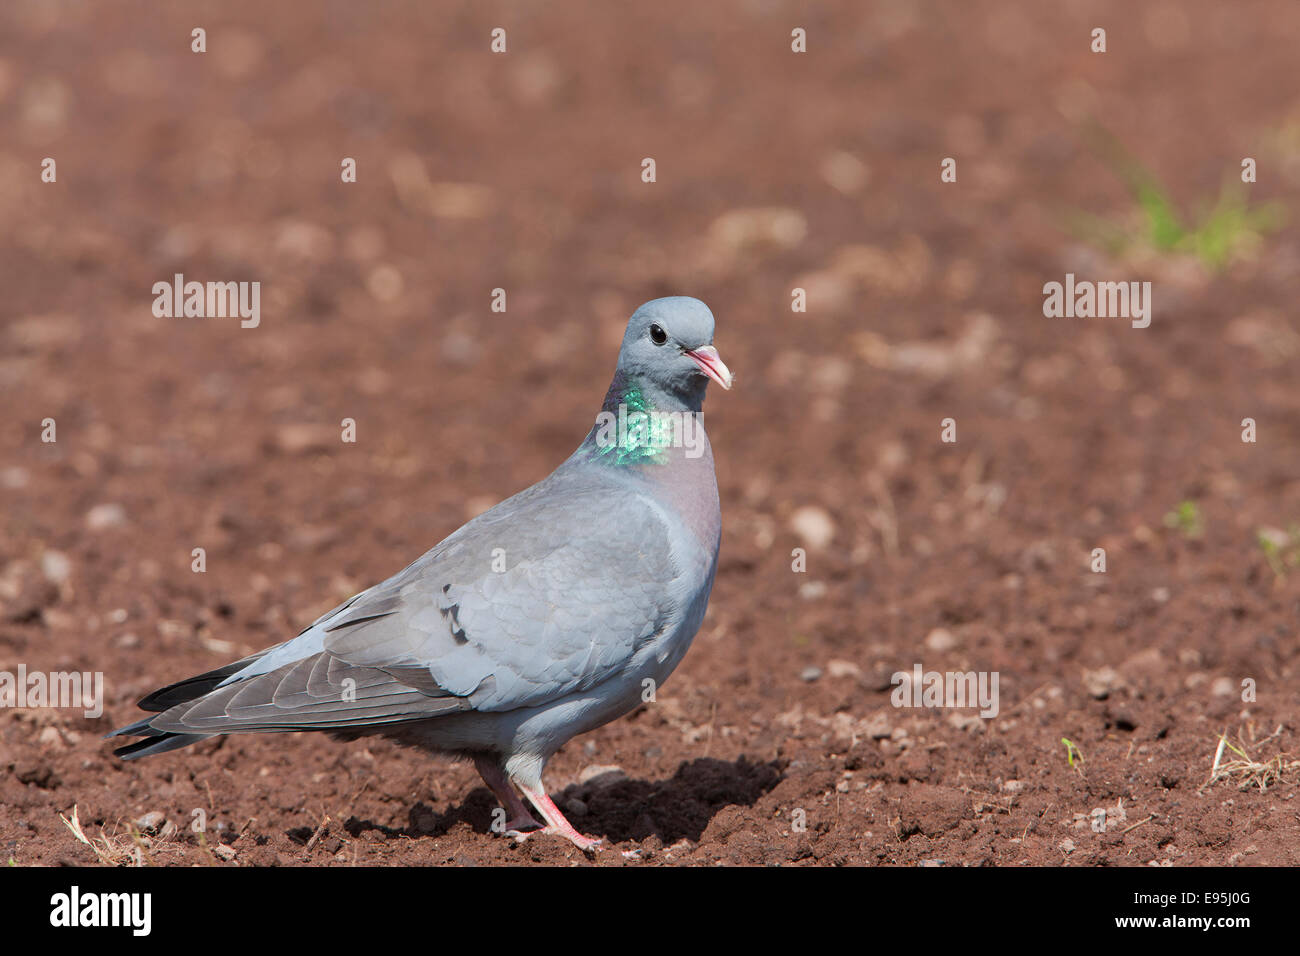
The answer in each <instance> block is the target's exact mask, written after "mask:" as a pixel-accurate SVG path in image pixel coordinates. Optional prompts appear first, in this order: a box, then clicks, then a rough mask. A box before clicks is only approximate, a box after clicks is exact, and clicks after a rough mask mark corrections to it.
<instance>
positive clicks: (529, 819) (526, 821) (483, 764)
mask: <svg viewBox="0 0 1300 956" xmlns="http://www.w3.org/2000/svg"><path fill="white" fill-rule="evenodd" d="M474 766H475V767H476V768H478V774H479V776H480V777H482V778H483V782H484V783H486V784H487V785H488V788H489V789H490V790H491V791H492V792H493V793H495V794H496V795H497V800H499V801H500V803H501V806H503V807H505V809H506V812H507V813H509V814H510V819H509V820H507V821H506V831H507V832H509V831H511V830H515V831H519V830H531V829H537V828H540V827H541V824H540V823H538V822H537V820H536V819H535V818H534V817H533V815H532V814H531V813H529V812H528V808H527V807H526V806H524V801H522V800H520V799H519V794H517V793H515V788H514V787H513V786H511V784H510V779H509V778H508V777H507V776H506V774H505V771H504V770H502V769H501V767H500V766H499V765H498V764H497V763H496V761H494V760H492V759H491V758H490V757H484V756H475V757H474Z"/></svg>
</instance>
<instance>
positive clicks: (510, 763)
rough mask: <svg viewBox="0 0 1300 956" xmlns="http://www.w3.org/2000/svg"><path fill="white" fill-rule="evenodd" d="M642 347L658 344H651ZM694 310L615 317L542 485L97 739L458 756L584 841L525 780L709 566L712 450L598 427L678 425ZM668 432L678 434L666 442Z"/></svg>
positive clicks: (653, 653)
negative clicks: (594, 414)
mask: <svg viewBox="0 0 1300 956" xmlns="http://www.w3.org/2000/svg"><path fill="white" fill-rule="evenodd" d="M661 338H662V341H661ZM712 339H713V316H712V314H711V313H710V312H709V310H708V308H707V307H706V306H705V305H704V304H703V303H702V302H699V301H698V300H696V299H689V298H685V297H675V298H668V299H656V300H654V301H652V302H648V303H646V304H645V305H643V306H642V307H641V308H640V309H638V310H637V311H636V312H635V313H634V314H633V316H632V318H631V320H630V321H629V323H628V330H627V333H626V335H625V337H624V341H623V346H622V349H621V350H620V353H619V362H618V367H617V369H616V371H615V375H614V381H613V383H612V384H611V386H610V389H609V392H608V393H607V395H606V399H605V403H604V406H603V408H602V412H603V413H605V417H604V418H603V420H598V423H597V425H596V426H595V427H593V428H592V431H591V432H590V433H589V434H588V436H587V438H586V440H585V441H583V443H582V444H581V445H580V446H579V447H578V449H577V450H576V451H575V452H574V453H573V454H572V455H571V456H570V457H569V458H568V460H566V461H565V462H564V463H563V464H562V465H561V466H560V467H559V468H557V469H556V470H555V471H554V472H553V473H552V474H551V475H550V476H549V477H547V478H546V479H544V480H543V481H541V482H539V483H538V484H536V485H533V486H532V487H530V488H528V489H526V490H524V491H522V492H520V493H519V494H517V495H515V496H514V497H512V498H509V499H507V500H506V501H503V502H502V503H501V504H499V505H497V506H496V507H495V508H493V509H491V510H490V511H487V512H485V513H484V514H482V515H480V516H478V517H477V518H475V519H473V520H471V521H470V522H468V523H467V524H465V525H464V526H463V527H461V528H460V529H459V530H458V531H456V532H455V533H453V534H452V535H450V536H449V537H447V538H446V539H445V540H444V541H442V542H441V543H440V544H438V545H437V546H435V547H434V548H433V549H432V550H430V551H429V552H428V553H426V554H425V555H423V556H422V557H420V558H419V559H418V560H416V561H415V562H414V563H413V564H411V565H410V566H408V567H407V568H405V569H404V570H402V571H400V572H399V573H397V574H396V575H394V576H393V577H391V578H389V579H388V580H386V581H384V582H382V583H380V584H378V585H376V586H374V587H372V588H370V589H369V590H367V591H363V592H362V593H360V594H358V595H356V596H355V597H353V598H352V599H351V600H349V601H347V602H345V603H343V604H341V605H340V606H339V607H337V608H335V609H333V610H332V611H330V612H329V613H327V614H325V615H322V616H321V617H320V618H319V619H318V620H317V621H315V622H314V623H313V624H312V625H311V626H310V627H308V628H306V629H305V630H304V631H303V632H302V633H301V634H299V635H298V636H297V637H296V638H294V639H292V640H290V641H286V642H284V643H282V644H279V645H276V646H274V647H271V648H268V649H266V650H265V651H262V652H260V653H258V654H255V655H252V656H251V657H248V658H245V659H244V660H241V661H237V662H235V663H233V664H228V665H226V666H224V667H221V668H218V669H216V670H214V671H210V672H208V673H206V674H201V675H198V676H196V677H192V678H189V679H187V680H184V681H181V682H179V683H177V684H172V685H170V686H168V687H165V688H162V689H160V690H158V691H155V692H154V693H152V694H150V695H149V696H147V697H146V698H144V700H142V701H141V702H140V706H141V707H142V708H144V709H145V710H150V711H154V712H155V713H154V714H153V715H152V716H149V717H145V718H143V719H142V720H140V721H137V722H136V723H134V724H131V725H130V726H127V727H123V728H121V729H120V730H117V731H114V735H118V734H123V735H129V736H140V737H142V738H143V739H141V740H139V741H136V742H135V743H132V744H130V745H128V746H126V747H123V748H121V749H119V750H118V751H116V753H117V754H118V755H119V756H122V757H124V758H127V759H130V758H135V757H141V756H146V755H149V754H154V753H162V752H165V751H168V750H173V749H177V748H178V747H183V746H186V745H188V744H190V743H193V742H195V741H197V740H201V739H204V738H205V737H210V736H213V735H217V734H227V733H243V732H275V731H298V730H325V731H331V732H334V733H336V734H342V735H348V736H353V735H357V734H366V733H382V734H385V735H387V736H390V737H394V738H396V739H398V740H402V741H404V742H406V743H411V744H415V745H418V746H422V747H425V748H427V749H430V750H433V751H439V752H445V753H454V754H463V755H468V756H471V757H473V758H474V759H475V760H476V762H477V764H478V766H479V769H480V771H481V772H482V773H483V776H484V779H485V780H486V781H487V782H488V784H489V785H490V786H492V788H493V790H494V791H496V793H497V795H498V797H499V798H500V799H501V800H502V802H503V803H504V804H506V805H507V808H508V809H510V810H511V811H512V813H513V817H514V819H513V820H512V825H515V826H527V825H535V824H536V821H534V820H532V818H531V816H530V815H529V814H528V812H527V809H526V808H524V807H523V805H522V804H521V803H520V801H519V798H518V796H517V794H515V793H514V791H513V790H512V789H511V786H510V785H511V784H513V785H514V786H516V787H518V788H519V790H520V791H521V792H523V793H524V794H525V795H526V796H527V797H528V798H529V799H530V800H531V801H532V803H533V804H534V805H535V806H536V807H537V809H538V810H539V811H540V812H541V813H542V816H543V818H544V819H545V820H546V823H547V825H548V827H547V828H548V829H551V830H554V831H556V832H559V833H561V834H563V835H565V836H567V837H568V838H569V839H571V840H573V841H574V842H575V843H577V844H578V845H579V846H582V847H584V848H588V847H590V846H592V845H593V844H594V842H595V841H590V840H588V839H587V838H585V837H582V836H581V834H578V833H577V832H576V831H575V830H573V828H572V827H571V826H569V824H568V822H567V821H565V820H564V819H563V816H562V815H560V813H559V811H558V809H556V808H555V807H554V804H553V803H551V802H550V800H549V798H547V797H546V794H545V791H544V790H543V789H542V786H541V770H542V767H543V765H544V763H545V761H546V760H547V759H548V758H549V757H550V756H551V755H552V754H553V753H554V752H555V751H556V750H557V749H558V748H559V747H560V746H562V745H563V744H564V743H565V742H566V741H567V740H569V739H570V738H572V737H573V736H575V735H576V734H579V733H583V732H585V731H588V730H591V729H593V728H595V727H598V726H600V725H601V724H603V723H606V722H608V721H610V720H612V719H614V718H616V717H618V716H621V715H622V714H624V713H627V712H628V711H630V710H632V709H633V708H634V707H636V706H637V705H638V704H639V703H640V702H641V700H642V693H643V691H644V690H645V689H646V688H647V687H650V686H657V685H659V684H661V683H662V682H663V680H664V679H665V678H666V677H667V676H668V674H669V673H671V671H672V670H673V668H674V667H676V665H677V663H678V662H679V661H680V660H681V658H682V655H683V654H685V652H686V649H687V648H688V647H689V645H690V642H691V639H692V638H693V637H694V635H695V632H696V631H697V630H698V629H699V625H700V622H701V620H702V619H703V616H704V610H705V606H706V604H707V602H708V598H709V593H710V590H711V588H712V584H713V576H714V572H715V570H716V567H717V555H718V547H719V538H720V517H719V509H718V495H717V485H716V481H715V478H714V472H713V456H712V452H711V450H710V448H709V445H708V439H707V436H706V435H705V434H704V432H703V428H702V425H701V427H700V428H699V432H698V445H697V446H694V447H688V446H686V445H684V444H677V443H668V444H665V443H664V442H663V441H656V440H653V439H652V440H649V441H647V438H646V433H645V432H641V433H633V434H632V437H631V438H626V437H625V436H623V435H621V434H618V433H617V432H616V433H615V435H614V437H613V438H611V437H610V430H609V429H608V428H605V429H604V430H602V421H603V422H604V424H605V425H608V424H609V422H610V420H611V418H613V419H614V420H616V421H617V420H618V418H617V416H619V415H620V414H621V415H623V416H624V417H626V416H627V412H628V408H629V407H630V408H631V409H632V417H633V418H634V419H635V418H636V416H637V415H638V414H642V413H647V414H648V413H650V412H653V413H659V414H670V413H678V414H681V415H685V416H691V417H692V420H693V421H694V420H698V413H699V411H700V407H701V404H702V402H703V399H704V390H705V385H706V383H707V381H708V379H709V378H712V379H714V380H715V381H718V382H719V383H720V384H722V385H723V386H724V387H730V384H731V374H730V372H729V371H728V370H727V368H726V366H725V365H723V364H722V362H721V359H720V358H718V356H717V352H716V350H715V349H713V348H712ZM680 434H682V433H679V435H678V437H680Z"/></svg>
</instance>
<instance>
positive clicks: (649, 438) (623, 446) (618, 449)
mask: <svg viewBox="0 0 1300 956" xmlns="http://www.w3.org/2000/svg"><path fill="white" fill-rule="evenodd" d="M703 436H704V426H703V424H702V423H701V422H700V420H699V417H698V414H697V413H695V412H681V411H675V412H660V411H656V410H655V408H654V407H653V406H652V405H651V404H650V401H649V399H648V398H647V397H646V395H645V393H644V392H643V391H642V390H641V389H640V388H638V387H636V386H633V387H631V388H629V389H628V390H627V391H626V392H624V393H623V396H622V400H621V401H620V402H619V403H618V405H617V410H616V411H611V410H610V409H609V407H608V405H607V406H606V408H605V409H604V410H603V411H601V413H600V414H599V415H597V416H596V432H595V436H594V444H595V455H594V456H593V458H594V460H596V461H603V462H605V463H607V464H611V465H664V464H667V463H668V457H669V456H668V449H669V448H672V447H674V446H676V447H678V448H685V449H686V456H687V457H688V458H698V457H699V456H700V455H702V454H703V453H704V444H703Z"/></svg>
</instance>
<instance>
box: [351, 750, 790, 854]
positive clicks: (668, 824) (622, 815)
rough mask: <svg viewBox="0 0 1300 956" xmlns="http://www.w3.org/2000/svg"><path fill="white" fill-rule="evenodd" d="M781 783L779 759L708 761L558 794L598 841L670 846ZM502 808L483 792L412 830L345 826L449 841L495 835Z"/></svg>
mask: <svg viewBox="0 0 1300 956" xmlns="http://www.w3.org/2000/svg"><path fill="white" fill-rule="evenodd" d="M781 779H782V773H781V767H780V764H779V763H778V762H777V761H770V762H767V763H755V762H752V761H750V760H748V759H747V758H745V757H741V758H740V759H739V760H735V761H727V760H718V759H715V758H712V757H700V758H697V759H695V760H690V761H686V762H683V763H682V764H680V765H679V766H678V768H677V772H676V773H674V774H673V775H672V776H671V777H670V778H668V779H667V780H637V779H631V778H628V777H625V776H622V775H621V774H618V773H612V772H611V773H607V774H602V775H601V776H599V777H596V778H594V779H592V780H589V781H587V782H586V783H575V784H572V785H570V786H568V787H565V788H564V789H563V790H562V791H560V792H559V793H555V794H552V795H551V796H552V798H553V799H554V800H555V802H556V803H557V804H558V805H559V807H560V809H561V810H562V811H563V812H564V813H565V814H566V815H567V816H568V818H569V822H571V823H572V824H573V825H574V826H575V827H577V828H578V829H579V830H581V831H582V832H583V833H586V834H588V835H590V836H597V837H605V838H606V839H607V840H608V841H610V842H613V843H622V842H624V841H627V840H634V841H638V842H639V841H641V840H645V839H648V838H649V837H651V836H657V837H658V838H659V840H660V841H661V842H662V844H663V845H664V846H668V845H670V844H673V843H676V842H677V841H678V840H682V839H687V840H691V841H692V842H698V841H699V839H700V837H701V836H703V835H704V831H705V829H706V828H707V827H708V825H709V823H710V821H711V820H712V819H713V818H714V816H715V815H717V813H718V812H719V811H721V810H723V809H724V808H726V807H729V806H743V807H749V806H753V805H754V804H755V803H756V802H758V800H759V798H760V797H762V796H763V794H765V793H767V792H768V791H769V790H771V789H772V788H773V787H775V786H776V785H777V784H778V783H780V781H781ZM496 809H497V800H496V797H495V796H494V795H493V794H492V791H490V790H488V789H487V788H486V787H477V788H475V789H474V790H472V791H470V793H469V794H468V795H467V796H466V797H465V799H464V801H462V802H461V803H460V804H458V805H455V806H452V807H449V808H448V809H447V811H446V812H445V813H437V812H435V811H434V810H433V809H432V808H431V807H429V806H428V805H427V804H425V803H423V802H420V803H417V804H415V805H414V806H412V807H411V808H410V810H409V811H408V814H407V825H406V826H404V827H391V826H385V825H384V824H381V823H375V822H374V821H373V820H361V819H358V818H357V817H352V818H350V819H349V820H348V821H347V822H346V823H345V824H344V829H346V830H347V832H348V833H350V834H351V835H352V836H353V837H357V836H360V835H361V834H362V833H365V832H366V831H369V830H375V831H378V832H380V833H383V834H384V835H385V836H387V837H390V838H392V837H412V838H418V837H430V836H441V835H443V834H445V833H447V832H448V831H450V830H451V829H452V828H453V827H455V826H457V825H459V824H460V823H467V824H468V825H469V826H470V827H471V828H472V829H473V830H474V831H476V832H478V833H491V832H492V823H493V814H494V811H496Z"/></svg>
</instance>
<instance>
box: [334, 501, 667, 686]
mask: <svg viewBox="0 0 1300 956" xmlns="http://www.w3.org/2000/svg"><path fill="white" fill-rule="evenodd" d="M615 506H617V509H618V510H617V511H615V510H614V509H615ZM678 577H679V572H678V570H677V569H676V567H675V566H674V563H673V559H672V553H671V548H670V547H669V543H668V534H667V527H666V524H665V521H664V518H663V516H662V514H661V513H660V512H659V510H658V509H657V508H656V507H655V506H654V505H652V504H650V503H649V502H648V501H646V500H644V499H641V498H637V497H633V496H630V495H625V496H611V495H609V494H608V493H604V494H592V493H587V494H580V495H568V496H562V495H556V496H551V497H548V498H546V499H543V500H534V501H533V502H530V503H529V506H528V507H525V508H523V509H521V510H520V511H516V512H514V513H512V514H511V515H510V516H509V517H508V518H503V519H502V520H491V519H489V520H487V521H484V522H481V523H476V524H471V525H468V526H466V528H465V529H463V533H458V534H457V535H455V536H453V538H451V539H448V541H447V542H446V547H445V548H444V549H443V550H441V551H440V552H439V553H437V554H436V556H435V557H434V559H433V560H431V561H429V562H428V563H427V564H423V563H422V562H417V563H416V565H413V566H412V567H411V568H408V569H407V570H406V571H405V572H403V573H402V574H401V575H399V576H398V577H397V578H394V579H392V580H391V581H390V582H386V583H385V584H384V585H381V586H380V587H379V588H377V589H375V593H373V594H371V595H367V597H366V599H365V600H364V601H358V602H357V603H355V604H353V605H352V606H350V607H349V608H347V609H346V610H345V611H344V612H343V613H342V614H341V615H340V616H339V617H338V618H336V619H334V620H331V621H329V622H327V623H326V624H325V625H324V626H325V631H326V636H325V639H324V646H325V648H326V649H327V650H328V652H329V653H331V654H334V655H337V656H339V657H341V658H342V659H343V660H346V661H348V662H349V663H351V664H355V665H359V666H366V667H376V668H382V669H383V670H385V671H387V672H390V673H393V674H398V675H400V676H401V679H402V680H404V681H407V682H409V683H411V684H412V685H414V686H420V687H422V688H424V689H426V690H427V689H430V688H438V689H440V690H442V691H443V692H445V693H450V694H453V695H455V696H457V697H460V698H465V699H467V700H468V701H470V703H471V704H472V705H473V707H474V709H475V710H482V711H499V710H512V709H514V708H517V707H528V706H535V705H537V704H542V703H545V702H547V701H549V700H554V699H558V698H560V697H564V696H566V695H568V694H570V693H573V692H574V691H578V690H584V689H586V688H588V687H592V686H594V685H596V684H599V683H601V682H602V681H604V680H606V679H608V678H610V677H612V676H614V675H615V674H616V673H617V672H618V671H620V670H621V669H622V668H624V667H625V666H627V665H628V664H629V663H630V662H631V661H632V659H633V657H634V655H635V653H636V652H637V650H638V649H639V648H641V647H642V646H643V645H644V644H645V643H646V642H648V641H650V640H652V639H653V638H654V637H656V636H657V635H658V634H660V633H661V632H662V630H663V628H664V627H665V625H666V623H667V622H668V621H670V620H672V619H673V618H674V616H675V612H676V611H677V604H676V602H675V600H674V598H673V594H674V591H675V589H674V588H673V587H672V584H673V582H674V581H676V580H677V578H678Z"/></svg>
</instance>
